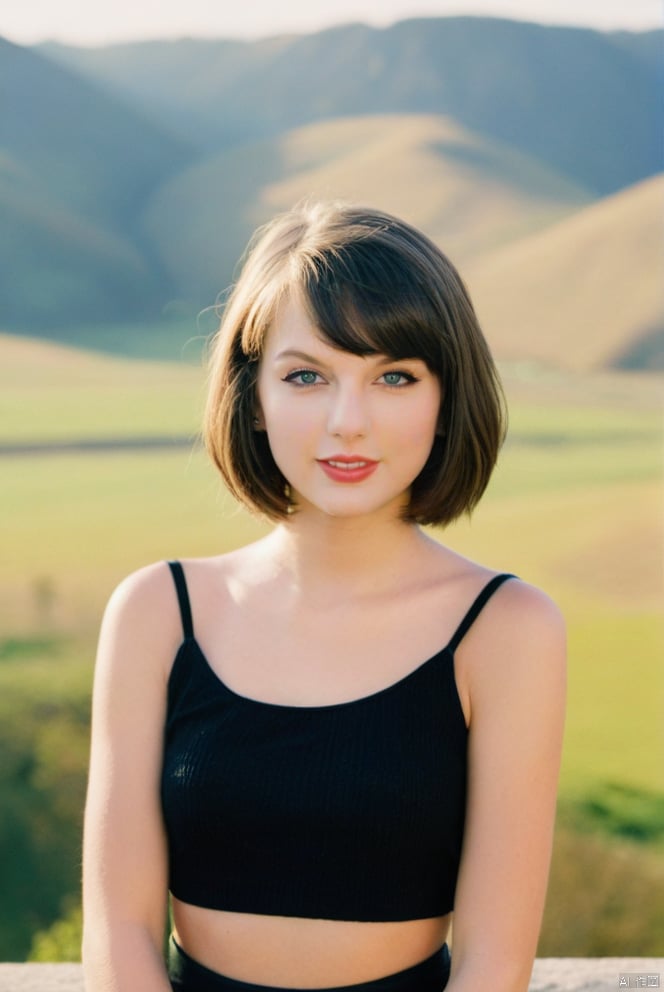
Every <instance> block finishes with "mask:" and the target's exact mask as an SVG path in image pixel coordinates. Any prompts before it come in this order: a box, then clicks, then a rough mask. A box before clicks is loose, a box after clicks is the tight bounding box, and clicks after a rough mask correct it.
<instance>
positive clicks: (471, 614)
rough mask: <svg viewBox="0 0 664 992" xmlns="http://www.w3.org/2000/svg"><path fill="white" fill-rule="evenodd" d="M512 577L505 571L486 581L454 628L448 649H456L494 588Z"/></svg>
mask: <svg viewBox="0 0 664 992" xmlns="http://www.w3.org/2000/svg"><path fill="white" fill-rule="evenodd" d="M514 578H516V576H514V575H511V574H509V573H507V572H505V573H503V574H502V575H494V577H493V578H492V579H491V580H490V581H489V582H487V584H486V585H485V586H484V589H482V590H481V592H480V594H479V596H478V597H477V598H476V599H475V601H474V603H473V604H472V606H471V607H470V609H469V610H468V612H467V613H466V615H465V617H464V618H463V620H462V621H461V623H460V624H459V626H458V627H457V629H456V630H455V632H454V634H453V635H452V640H451V641H450V643H449V644H448V645H447V646H448V648H449V649H450V651H456V649H457V648H458V646H459V644H460V643H461V641H462V639H463V638H464V637H465V636H466V634H467V633H468V631H469V630H470V628H471V627H472V625H473V624H474V622H475V620H476V619H477V617H478V616H479V615H480V613H481V612H482V610H483V609H484V607H485V606H486V604H487V603H488V601H489V600H490V599H491V597H492V596H493V594H494V592H495V591H496V589H498V588H499V587H500V586H502V584H503V582H506V581H507V579H514Z"/></svg>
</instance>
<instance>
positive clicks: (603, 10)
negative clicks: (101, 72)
mask: <svg viewBox="0 0 664 992" xmlns="http://www.w3.org/2000/svg"><path fill="white" fill-rule="evenodd" d="M464 14H465V15H478V16H494V17H507V18H512V19H515V20H524V21H539V22H542V23H546V24H568V25H577V26H584V27H591V28H596V29H599V30H619V29H626V30H634V31H642V30H647V29H651V28H657V27H661V26H662V7H661V4H660V2H659V0H631V2H629V3H627V2H625V0H420V2H416V3H412V2H409V0H317V2H316V3H313V4H312V3H311V2H310V0H289V2H288V3H286V4H274V3H273V2H272V0H254V2H253V3H251V4H238V3H229V2H228V0H221V2H220V0H189V2H188V3H187V4H183V3H181V0H161V3H159V4H158V5H155V4H151V3H145V2H142V3H140V2H139V3H136V2H130V0H118V2H116V3H114V4H112V5H97V4H90V3H89V2H88V0H59V2H58V3H57V4H54V3H53V2H52V0H26V2H23V3H15V4H5V5H4V9H3V10H2V11H1V12H0V35H3V36H5V37H7V38H9V40H10V41H14V42H16V43H17V44H26V45H29V44H35V43H38V42H41V41H45V40H57V41H60V42H63V43H68V44H73V45H103V44H109V43H113V42H122V41H131V40H145V39H149V38H177V37H183V36H191V37H234V38H257V37H261V36H267V35H274V34H283V33H302V34H305V33H308V32H313V31H318V30H321V29H323V28H327V27H331V26H333V25H335V24H342V23H348V22H351V21H355V22H357V21H362V22H365V23H367V24H371V25H373V26H376V27H383V26H386V25H388V24H391V23H393V22H394V21H398V20H403V19H405V18H408V17H427V16H428V17H432V16H434V17H441V16H446V15H464Z"/></svg>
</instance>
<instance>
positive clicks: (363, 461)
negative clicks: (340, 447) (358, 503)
mask: <svg viewBox="0 0 664 992" xmlns="http://www.w3.org/2000/svg"><path fill="white" fill-rule="evenodd" d="M318 464H319V465H320V467H321V468H322V469H323V471H324V472H325V474H326V475H327V476H328V478H330V479H332V480H333V481H334V482H362V481H363V480H364V479H368V478H369V476H370V475H372V473H373V472H374V471H375V470H376V469H377V468H378V462H376V461H373V459H371V458H362V457H361V456H360V455H334V456H332V457H331V458H319V459H318Z"/></svg>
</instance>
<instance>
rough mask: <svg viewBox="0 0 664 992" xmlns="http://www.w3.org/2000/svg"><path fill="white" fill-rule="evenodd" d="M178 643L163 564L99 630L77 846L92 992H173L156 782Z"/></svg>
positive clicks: (128, 589)
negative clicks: (85, 792)
mask: <svg viewBox="0 0 664 992" xmlns="http://www.w3.org/2000/svg"><path fill="white" fill-rule="evenodd" d="M179 640H180V636H179V629H178V623H177V608H176V606H175V597H174V593H173V588H172V583H171V578H170V575H169V573H168V570H167V567H166V566H165V565H163V564H158V565H153V566H150V567H149V568H147V569H143V570H142V571H140V572H137V573H136V574H135V575H132V576H130V577H129V578H128V579H126V580H125V581H124V582H123V583H122V584H121V585H120V586H119V587H118V589H117V590H116V591H115V593H114V594H113V596H112V597H111V600H110V602H109V605H108V607H107V610H106V613H105V616H104V621H103V623H102V628H101V635H100V640H99V650H98V656H97V665H96V672H95V686H94V693H93V707H92V747H91V757H90V776H89V785H88V797H87V803H86V811H85V830H84V844H83V913H84V927H83V971H84V975H85V982H86V989H88V990H90V992H170V988H171V986H170V982H169V981H168V978H167V973H166V968H165V965H164V961H163V954H162V948H163V940H164V931H165V925H166V911H167V886H168V883H167V867H166V865H167V856H166V843H165V837H164V829H163V825H162V818H161V810H160V799H159V776H160V771H161V761H162V740H163V727H164V718H165V709H166V683H167V679H168V672H169V670H170V665H171V663H172V659H173V657H174V655H175V650H176V647H177V644H178V642H179Z"/></svg>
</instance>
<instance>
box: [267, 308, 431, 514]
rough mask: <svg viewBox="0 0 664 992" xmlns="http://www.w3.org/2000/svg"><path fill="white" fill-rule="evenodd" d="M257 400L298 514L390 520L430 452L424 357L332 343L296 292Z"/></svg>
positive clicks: (281, 315)
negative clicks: (385, 515)
mask: <svg viewBox="0 0 664 992" xmlns="http://www.w3.org/2000/svg"><path fill="white" fill-rule="evenodd" d="M258 401H259V405H260V408H259V411H258V415H259V421H260V423H261V426H262V427H264V428H265V430H266V431H267V435H268V440H269V443H270V449H271V451H272V455H273V457H274V460H275V462H276V463H277V465H278V466H279V469H280V470H281V472H282V473H283V475H284V476H285V478H286V479H287V480H288V482H289V484H290V487H291V493H292V497H293V499H294V502H295V503H296V504H297V506H298V508H299V510H300V512H303V511H311V510H313V509H316V510H318V511H319V512H323V513H325V514H328V515H331V516H341V517H348V516H357V515H365V514H370V513H375V512H377V511H379V510H380V511H383V510H387V511H388V512H390V513H393V515H394V516H395V517H396V516H399V515H400V512H401V510H402V509H403V507H404V506H407V504H408V501H409V491H410V486H411V484H412V482H413V480H414V479H415V478H416V477H417V476H418V475H419V473H420V471H421V469H422V468H423V467H424V465H425V463H426V461H427V458H428V457H429V453H430V452H431V447H432V445H433V441H434V437H435V433H436V428H437V425H438V415H439V410H440V403H441V388H440V383H439V381H438V378H437V377H436V376H435V375H434V373H433V372H431V371H430V369H429V368H428V367H427V365H426V364H425V363H424V362H423V361H421V360H420V359H417V358H412V359H402V360H399V361H394V360H393V359H389V358H388V357H387V356H385V355H367V356H365V357H362V356H359V355H354V354H352V353H351V352H347V351H342V350H340V349H338V348H334V347H332V346H331V345H330V344H329V343H327V342H326V341H325V340H324V338H322V337H321V336H320V335H319V333H317V331H316V328H315V327H314V326H313V325H312V323H311V319H310V317H309V315H308V313H307V311H306V309H305V308H304V306H303V305H302V303H301V302H300V300H299V299H298V297H297V296H296V295H295V294H293V295H292V296H290V297H287V298H285V299H284V300H283V301H282V303H281V305H280V306H279V308H278V310H277V312H276V315H275V319H274V321H273V323H272V326H271V327H270V329H269V331H268V333H267V336H266V341H265V348H264V352H263V356H262V358H261V364H260V370H259V375H258Z"/></svg>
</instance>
